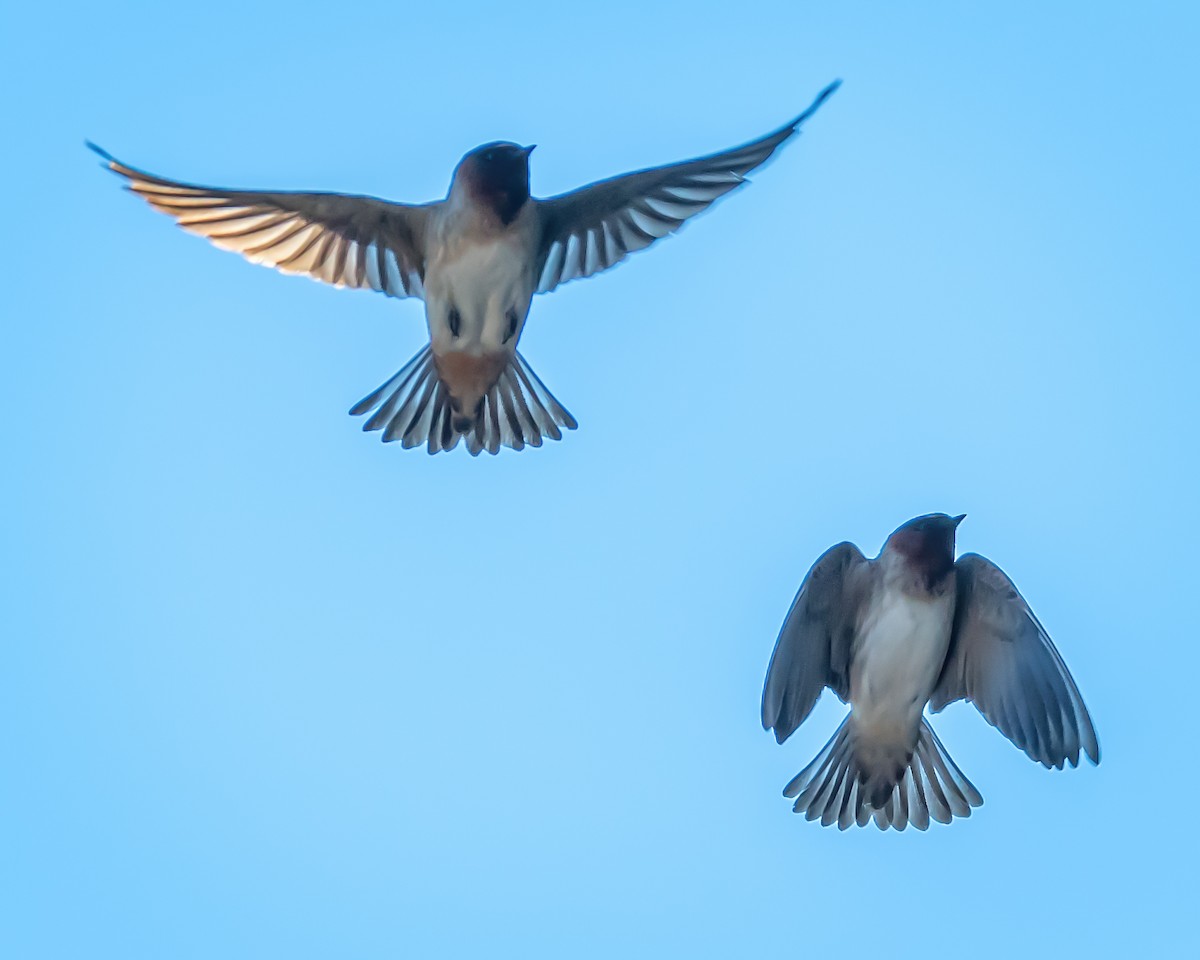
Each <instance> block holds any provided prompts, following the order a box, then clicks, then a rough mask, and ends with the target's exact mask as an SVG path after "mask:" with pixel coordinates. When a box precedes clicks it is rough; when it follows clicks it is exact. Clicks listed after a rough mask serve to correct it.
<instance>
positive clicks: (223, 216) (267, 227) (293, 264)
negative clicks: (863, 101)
mask: <svg viewBox="0 0 1200 960" xmlns="http://www.w3.org/2000/svg"><path fill="white" fill-rule="evenodd" d="M837 87H838V83H836V82H835V83H832V84H830V85H829V86H828V87H826V88H825V89H824V90H822V91H821V93H820V94H819V95H818V97H817V99H816V100H815V101H814V102H813V104H812V106H810V107H809V108H808V109H807V110H805V111H804V112H803V113H802V114H800V116H798V117H797V118H796V119H795V120H793V121H791V122H790V123H788V124H786V125H784V126H783V127H780V128H779V129H778V130H776V131H774V132H773V133H769V134H767V136H765V137H762V138H761V139H759V140H755V141H754V142H752V143H748V144H746V145H744V146H741V147H737V148H735V149H733V150H727V151H724V152H722V153H716V154H712V155H711V156H707V157H702V158H699V159H696V160H688V161H686V162H683V163H676V164H671V165H669V166H663V167H656V168H654V169H649V170H641V171H638V172H636V173H630V174H626V175H624V176H619V177H614V178H612V179H610V180H602V181H600V182H598V183H593V184H591V185H589V186H586V187H583V188H581V189H579V190H575V191H572V192H571V193H566V194H562V195H561V196H557V197H551V198H549V199H538V198H534V197H531V196H530V194H529V154H530V152H531V151H532V150H533V147H522V146H518V145H517V144H515V143H506V142H496V143H487V144H484V145H483V146H481V147H476V148H475V149H474V150H472V151H471V152H470V153H468V154H467V155H466V156H465V157H463V158H462V160H461V161H460V162H459V164H458V166H457V167H456V168H455V170H454V176H453V178H452V180H451V183H450V191H449V193H448V195H447V196H446V198H445V199H444V200H439V201H436V202H433V203H422V204H405V203H391V202H389V201H386V200H379V199H376V198H374V197H363V196H349V195H346V194H338V193H297V192H267V191H259V190H225V189H220V188H215V187H202V186H196V185H194V184H189V183H178V182H176V181H174V180H167V179H165V178H163V177H158V176H154V175H152V174H149V173H144V172H143V171H141V170H137V169H135V168H133V167H130V166H127V165H125V164H123V163H121V162H120V161H118V160H116V159H115V158H114V157H112V156H111V155H109V154H108V153H106V152H104V151H103V150H101V149H99V148H98V147H95V146H94V145H91V144H89V146H92V149H94V150H95V151H96V152H97V153H99V154H100V155H101V156H102V157H103V158H104V159H105V161H106V162H107V165H108V167H109V168H110V169H111V170H113V171H114V172H115V173H118V174H120V175H121V176H122V177H124V178H125V179H126V180H127V181H128V187H129V189H130V190H132V191H133V192H135V193H137V194H139V195H140V196H142V197H143V198H145V199H146V200H147V201H148V202H149V203H150V204H151V205H152V206H153V207H155V208H156V209H158V210H161V211H162V212H164V213H168V214H170V215H171V216H173V217H174V218H175V219H176V221H177V222H178V223H179V225H180V226H181V227H183V228H184V229H185V230H188V231H189V232H191V233H196V234H199V235H200V236H202V237H207V238H208V239H209V240H211V241H212V242H213V243H214V244H215V245H216V246H218V247H220V248H222V249H224V250H232V251H234V252H236V253H240V254H242V256H244V257H245V258H246V259H248V260H250V261H252V262H254V263H261V264H266V265H267V266H271V267H275V268H276V269H278V270H281V271H282V272H284V273H303V274H307V275H308V276H310V277H313V278H315V279H317V280H323V281H325V282H326V283H331V284H333V285H335V286H339V287H359V288H369V289H372V290H377V291H380V292H381V293H386V294H388V295H389V296H393V297H417V298H419V299H421V300H424V301H425V317H426V320H427V322H428V326H429V345H428V346H427V347H425V348H424V349H423V350H421V352H420V353H418V354H417V355H416V356H415V357H413V359H412V360H410V361H409V362H408V363H407V364H405V366H404V367H403V368H401V370H400V371H399V372H398V373H397V374H396V375H395V376H393V377H392V378H391V379H389V380H388V381H387V382H386V383H384V384H383V386H381V387H380V388H379V389H378V390H376V391H374V392H373V393H371V394H370V395H369V396H367V397H365V398H364V399H363V400H362V401H360V402H359V403H357V404H356V405H355V406H354V407H353V408H352V409H351V411H350V413H351V414H352V415H355V416H358V415H361V414H365V413H370V412H371V411H374V413H373V414H372V416H371V417H370V418H369V419H368V420H367V421H366V423H365V424H364V425H363V429H365V430H382V431H383V439H384V440H385V441H388V440H399V441H400V442H401V445H402V446H404V447H415V446H419V445H421V444H422V443H428V448H429V452H430V453H437V452H438V451H441V450H452V449H453V448H454V447H455V446H456V445H457V444H458V441H459V438H460V437H465V438H466V446H467V449H468V450H469V451H470V452H471V453H472V454H478V453H479V452H480V451H481V450H487V451H488V452H489V453H496V452H497V451H498V450H499V449H500V447H501V445H503V446H508V447H512V448H514V449H517V450H520V449H522V448H523V447H525V446H526V445H530V446H535V447H537V446H541V444H542V438H543V437H552V438H553V439H555V440H559V439H561V438H562V433H561V430H560V428H561V427H566V428H567V429H571V430H573V429H575V427H576V422H575V418H574V417H572V416H571V414H570V413H568V412H567V411H566V409H564V408H563V406H562V405H561V404H559V402H558V401H557V400H556V399H555V398H554V397H553V396H552V395H551V393H550V391H549V390H547V389H546V387H545V385H544V384H543V383H542V382H541V380H539V379H538V377H537V375H536V374H535V373H534V372H533V371H532V370H531V369H530V367H529V365H528V364H527V363H526V362H525V359H524V358H523V357H522V356H521V354H519V353H518V352H517V343H518V342H519V341H520V339H521V333H522V331H523V330H524V328H525V319H526V317H527V315H528V313H529V307H530V302H531V300H532V298H533V295H534V294H535V293H548V292H549V291H551V290H553V289H555V288H556V287H557V286H558V285H559V284H561V283H565V282H567V281H568V280H575V279H578V278H581V277H590V276H592V275H593V274H596V273H600V272H601V271H603V270H607V269H608V268H609V267H612V266H615V265H616V264H618V263H620V262H621V261H622V260H624V259H625V258H626V256H628V255H629V254H630V253H633V252H635V251H638V250H642V249H644V248H646V247H648V246H650V245H651V244H652V243H653V242H654V241H655V240H658V239H661V238H662V237H665V236H666V235H667V234H669V233H673V232H674V231H676V230H678V229H679V228H680V227H681V226H682V225H683V223H684V222H685V221H686V220H688V219H689V218H691V217H693V216H695V215H696V214H698V213H700V212H701V211H703V210H705V209H707V208H708V207H709V206H710V205H711V204H712V203H713V202H714V201H715V200H717V199H719V198H720V197H722V196H724V195H725V194H727V193H729V192H730V191H731V190H734V189H735V188H737V187H738V186H740V185H741V184H742V183H744V182H745V178H746V174H748V173H749V172H750V171H751V170H753V169H755V168H756V167H758V166H760V165H761V164H763V163H765V162H766V161H767V159H768V158H769V157H770V156H771V155H772V154H773V153H774V152H775V151H776V150H777V149H779V147H780V146H782V145H783V144H784V143H785V142H787V141H788V140H789V139H791V137H792V136H793V135H794V134H796V132H797V131H798V130H799V128H800V125H801V124H803V123H804V121H805V120H807V119H808V118H809V117H810V116H812V114H813V113H814V112H816V110H817V109H818V107H820V105H821V104H822V103H824V101H825V100H826V99H827V98H828V97H829V96H830V95H831V94H832V93H833V92H834V90H836V89H837Z"/></svg>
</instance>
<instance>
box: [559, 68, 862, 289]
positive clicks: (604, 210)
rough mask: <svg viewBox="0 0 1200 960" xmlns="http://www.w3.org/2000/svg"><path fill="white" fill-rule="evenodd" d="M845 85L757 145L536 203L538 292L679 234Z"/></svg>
mask: <svg viewBox="0 0 1200 960" xmlns="http://www.w3.org/2000/svg"><path fill="white" fill-rule="evenodd" d="M840 83H841V81H835V82H833V83H831V84H830V85H829V86H828V87H826V88H825V89H824V90H822V91H821V92H820V94H818V95H817V99H816V100H814V101H813V104H812V106H810V107H809V108H808V109H807V110H805V111H804V112H803V113H802V114H800V116H798V117H797V118H796V119H795V120H793V121H791V123H788V124H785V125H784V126H782V127H780V128H779V129H778V130H776V131H774V132H773V133H769V134H767V135H766V136H765V137H763V138H761V139H759V140H755V141H754V142H753V143H747V144H745V145H744V146H741V147H736V148H734V149H733V150H726V151H724V152H722V153H715V154H712V155H711V156H707V157H701V158H699V159H697V160H687V161H684V162H683V163H675V164H671V165H669V166H664V167H655V168H653V169H651V170H640V171H638V172H637V173H627V174H624V175H623V176H619V177H613V178H612V179H611V180H602V181H600V182H599V183H593V184H591V185H590V186H587V187H583V188H581V189H579V190H575V191H573V192H571V193H565V194H563V195H561V196H558V197H552V198H550V199H547V200H539V201H537V204H538V210H539V214H540V216H541V220H542V243H541V249H540V252H539V259H538V264H537V276H538V285H537V292H538V293H548V292H549V291H551V290H553V289H554V288H555V287H557V286H558V285H559V284H560V283H566V282H567V281H568V280H576V279H579V278H581V277H590V276H592V275H593V274H596V273H600V272H601V271H602V270H607V269H608V268H609V267H613V266H616V265H617V264H618V263H620V262H621V261H622V260H624V259H625V258H626V257H627V256H628V255H629V254H631V253H634V252H635V251H638V250H643V249H645V248H646V247H648V246H650V244H652V243H653V242H654V241H655V240H658V239H660V238H662V237H665V236H666V235H667V234H669V233H674V232H675V231H676V230H678V229H679V228H680V227H681V226H683V223H684V221H685V220H688V219H689V218H691V217H694V216H695V215H696V214H698V213H700V212H702V211H704V210H707V209H708V208H709V206H711V205H712V203H713V202H714V201H716V200H718V199H719V198H721V197H723V196H724V195H725V194H727V193H729V192H730V191H731V190H733V189H735V188H736V187H739V186H741V185H742V184H743V183H745V182H746V174H748V173H749V172H750V171H751V170H753V169H754V168H755V167H758V166H761V165H762V164H763V163H765V162H766V161H767V160H768V159H769V158H770V156H771V155H772V154H773V153H774V152H775V151H776V150H778V149H779V147H780V146H782V145H783V144H784V143H786V142H787V141H788V140H789V139H791V137H792V136H794V135H795V134H796V133H797V132H798V131H799V129H800V125H801V124H803V123H804V121H805V120H807V119H808V118H809V117H811V116H812V115H813V114H814V113H815V112H816V111H817V109H818V108H819V107H820V106H821V104H822V103H824V102H825V101H826V100H827V99H828V98H829V97H830V96H831V95H832V94H833V92H834V91H835V90H836V89H837V88H838V86H839V85H840Z"/></svg>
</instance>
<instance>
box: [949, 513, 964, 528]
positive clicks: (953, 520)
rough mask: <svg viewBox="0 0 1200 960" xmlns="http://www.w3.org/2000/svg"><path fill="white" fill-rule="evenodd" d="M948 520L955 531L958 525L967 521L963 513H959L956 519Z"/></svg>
mask: <svg viewBox="0 0 1200 960" xmlns="http://www.w3.org/2000/svg"><path fill="white" fill-rule="evenodd" d="M950 519H951V521H952V522H953V523H954V526H955V529H957V528H958V525H959V524H960V523H962V522H963V521H964V520H966V519H967V515H966V514H965V513H960V514H959V515H958V516H957V517H951V518H950Z"/></svg>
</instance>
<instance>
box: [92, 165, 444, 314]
mask: <svg viewBox="0 0 1200 960" xmlns="http://www.w3.org/2000/svg"><path fill="white" fill-rule="evenodd" d="M88 146H89V147H91V148H92V149H93V150H95V151H96V153H98V154H99V155H100V156H101V157H103V158H104V161H105V164H106V165H107V166H108V168H109V169H110V170H112V171H113V172H114V173H116V174H118V175H119V176H121V177H123V178H124V179H125V180H126V181H127V185H128V188H129V189H130V190H132V191H133V192H134V193H136V194H137V195H138V196H140V197H142V198H143V199H144V200H145V201H146V202H147V203H149V204H150V205H151V206H152V207H154V209H156V210H160V211H162V212H163V213H166V214H169V215H170V216H172V217H174V218H175V221H176V222H177V223H178V224H179V225H180V226H181V227H183V229H184V230H187V231H188V232H189V233H194V234H197V235H198V236H201V237H207V238H208V239H209V240H211V241H212V242H213V244H215V245H216V246H218V247H220V248H221V249H222V250H232V251H233V252H234V253H240V254H241V255H242V256H243V257H245V258H246V259H247V260H249V261H250V262H251V263H261V264H264V265H266V266H269V267H275V268H276V269H277V270H280V271H282V272H283V273H303V274H307V275H308V276H310V277H312V278H313V279H314V280H322V281H324V282H325V283H332V284H333V285H334V286H338V287H360V288H365V289H370V290H378V291H380V292H381V293H386V294H388V295H389V296H392V297H421V296H423V293H424V291H423V289H422V279H423V276H424V272H425V256H424V235H425V221H426V217H427V216H428V214H429V210H430V206H431V205H428V204H422V205H412V204H403V203H389V202H388V201H386V200H378V199H376V198H375V197H358V196H348V195H346V194H341V193H295V192H278V193H268V192H263V191H258V190H225V189H222V188H219V187H201V186H197V185H195V184H190V183H179V182H177V181H175V180H167V179H166V178H164V177H157V176H154V175H153V174H150V173H145V172H144V171H141V170H137V169H135V168H134V167H130V166H126V165H125V164H123V163H121V162H120V161H119V160H117V159H116V158H114V157H113V156H111V155H110V154H108V153H105V152H104V151H103V150H101V149H100V148H99V147H97V146H95V145H94V144H90V143H89V144H88Z"/></svg>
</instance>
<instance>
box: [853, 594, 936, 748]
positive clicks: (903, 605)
mask: <svg viewBox="0 0 1200 960" xmlns="http://www.w3.org/2000/svg"><path fill="white" fill-rule="evenodd" d="M953 615H954V594H953V593H952V592H949V591H948V592H946V593H944V594H943V595H942V596H940V597H929V598H925V597H915V596H912V595H910V594H907V593H904V592H903V591H901V590H897V589H883V590H880V591H879V593H878V594H877V595H876V597H875V598H874V599H873V601H872V602H871V604H870V605H869V607H868V609H867V613H866V617H865V619H864V621H863V625H862V629H861V632H860V634H859V642H858V644H857V645H856V648H855V653H854V661H853V664H852V666H851V671H850V701H851V703H852V705H853V708H854V714H855V721H856V723H858V724H859V725H860V726H868V727H871V726H877V727H880V728H891V727H896V728H905V729H907V728H908V727H910V726H913V727H915V724H916V723H917V721H918V719H919V718H920V715H921V711H922V710H923V709H924V708H925V704H926V702H928V700H929V696H930V694H931V693H932V692H933V688H934V685H935V684H936V683H937V678H938V675H939V674H940V673H941V669H942V665H943V663H944V662H945V660H946V651H947V649H948V648H949V645H950V629H951V625H952V619H953Z"/></svg>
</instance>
